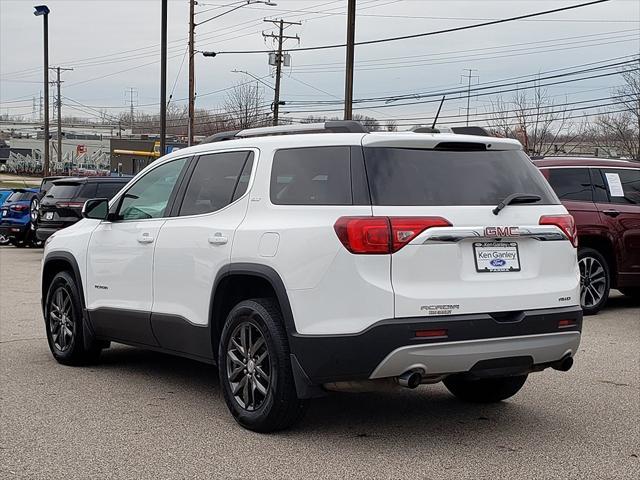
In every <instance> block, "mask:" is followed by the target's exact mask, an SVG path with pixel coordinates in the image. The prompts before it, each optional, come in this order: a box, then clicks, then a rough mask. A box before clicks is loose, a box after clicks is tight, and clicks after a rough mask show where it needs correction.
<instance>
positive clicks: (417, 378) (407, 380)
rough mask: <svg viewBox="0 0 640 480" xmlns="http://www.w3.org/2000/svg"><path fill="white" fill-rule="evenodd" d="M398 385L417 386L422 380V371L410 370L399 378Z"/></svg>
mask: <svg viewBox="0 0 640 480" xmlns="http://www.w3.org/2000/svg"><path fill="white" fill-rule="evenodd" d="M397 381H398V385H401V386H403V387H406V388H416V387H417V386H418V385H420V383H421V382H422V372H421V371H419V370H408V371H406V372H404V373H403V374H402V375H400V376H399V377H398V378H397Z"/></svg>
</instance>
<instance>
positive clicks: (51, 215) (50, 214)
mask: <svg viewBox="0 0 640 480" xmlns="http://www.w3.org/2000/svg"><path fill="white" fill-rule="evenodd" d="M44 219H45V220H52V219H53V212H46V213H45V214H44Z"/></svg>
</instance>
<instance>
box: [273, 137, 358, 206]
mask: <svg viewBox="0 0 640 480" xmlns="http://www.w3.org/2000/svg"><path fill="white" fill-rule="evenodd" d="M350 161H351V154H350V148H349V147H311V148H291V149H284V150H278V151H277V152H276V153H275V155H274V157H273V168H272V169H271V193H270V195H271V202H272V203H273V204H275V205H352V204H353V200H352V194H351V164H350Z"/></svg>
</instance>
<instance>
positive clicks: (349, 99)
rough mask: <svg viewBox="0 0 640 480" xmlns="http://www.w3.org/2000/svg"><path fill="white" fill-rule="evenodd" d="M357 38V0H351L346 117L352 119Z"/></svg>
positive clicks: (345, 89)
mask: <svg viewBox="0 0 640 480" xmlns="http://www.w3.org/2000/svg"><path fill="white" fill-rule="evenodd" d="M355 40H356V0H349V6H348V7H347V59H346V72H345V82H344V119H345V120H351V118H352V113H353V61H354V56H355V53H354V47H355Z"/></svg>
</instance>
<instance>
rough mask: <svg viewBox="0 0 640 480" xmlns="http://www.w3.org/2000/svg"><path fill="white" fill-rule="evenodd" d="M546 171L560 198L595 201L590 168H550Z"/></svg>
mask: <svg viewBox="0 0 640 480" xmlns="http://www.w3.org/2000/svg"><path fill="white" fill-rule="evenodd" d="M545 173H546V174H547V175H546V176H547V180H549V183H550V184H551V187H553V190H554V191H555V192H556V195H558V198H560V200H577V201H583V202H591V201H593V195H592V189H591V177H590V175H589V169H588V168H550V169H548V170H546V171H545Z"/></svg>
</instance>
